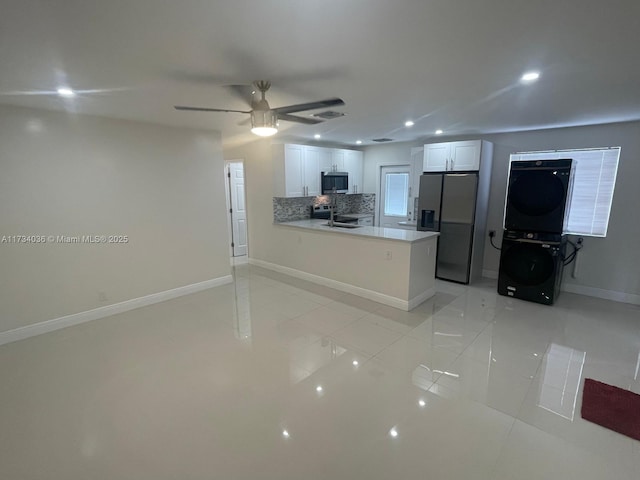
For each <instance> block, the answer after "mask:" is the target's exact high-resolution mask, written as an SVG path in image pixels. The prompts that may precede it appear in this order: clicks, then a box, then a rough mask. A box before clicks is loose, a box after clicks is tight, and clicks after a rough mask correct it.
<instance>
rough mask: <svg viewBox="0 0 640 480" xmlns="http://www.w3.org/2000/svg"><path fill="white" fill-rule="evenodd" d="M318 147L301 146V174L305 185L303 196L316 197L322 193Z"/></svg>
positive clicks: (319, 149)
mask: <svg viewBox="0 0 640 480" xmlns="http://www.w3.org/2000/svg"><path fill="white" fill-rule="evenodd" d="M321 150H322V149H321V148H319V147H309V146H306V145H304V146H303V147H302V163H303V166H304V168H303V174H302V181H303V184H304V186H305V187H306V191H305V197H316V196H318V195H320V194H321V193H322V190H321V189H322V185H320V151H321Z"/></svg>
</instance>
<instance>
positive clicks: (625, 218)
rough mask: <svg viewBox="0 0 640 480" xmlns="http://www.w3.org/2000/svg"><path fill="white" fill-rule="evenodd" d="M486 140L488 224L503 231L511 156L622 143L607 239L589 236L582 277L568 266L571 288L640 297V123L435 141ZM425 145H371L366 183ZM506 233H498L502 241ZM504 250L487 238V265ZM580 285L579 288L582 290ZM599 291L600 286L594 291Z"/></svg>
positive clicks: (495, 261) (487, 267) (372, 182)
mask: <svg viewBox="0 0 640 480" xmlns="http://www.w3.org/2000/svg"><path fill="white" fill-rule="evenodd" d="M472 138H473V139H477V138H479V139H484V140H488V141H490V142H493V143H494V157H493V171H492V181H491V195H490V199H489V217H488V220H487V228H488V229H490V230H496V231H498V232H499V233H500V231H501V228H502V215H503V210H504V199H505V192H506V182H507V175H508V164H509V155H510V154H511V153H512V152H515V151H531V150H555V149H558V150H560V149H570V148H590V147H607V146H620V147H622V152H621V157H620V166H619V170H618V179H617V182H616V190H615V196H614V199H613V206H612V210H611V218H610V223H609V231H608V234H607V238H586V237H585V248H584V249H583V251H582V252H581V253H580V256H579V263H578V271H577V278H571V276H570V274H571V270H572V268H571V267H569V269H568V270H566V275H565V279H564V284H565V288H569V289H572V288H573V289H574V290H576V291H583V292H585V293H587V292H589V291H591V293H593V294H602V293H604V294H605V295H606V292H600V290H604V291H613V292H622V293H625V294H628V295H629V296H630V299H631V300H635V301H637V300H638V298H637V296H638V295H640V274H639V273H638V272H640V251H639V250H638V248H637V244H638V238H640V214H638V211H637V204H638V198H639V196H638V195H639V194H638V190H639V185H640V122H628V123H617V124H607V125H596V126H588V127H572V128H561V129H549V130H536V131H530V132H515V133H503V134H493V135H477V136H464V137H446V138H445V137H438V138H437V139H436V138H432V139H430V140H428V142H429V143H433V142H440V141H455V140H465V139H472ZM418 145H420V144H419V143H397V144H391V145H383V146H372V147H368V148H367V149H365V154H364V165H365V168H364V185H365V188H367V189H370V188H372V187H373V186H375V182H376V181H377V180H376V179H377V175H378V172H379V165H380V164H381V163H404V161H405V160H404V159H405V158H406V159H407V161H408V159H409V155H410V151H411V147H414V146H418ZM500 239H501V236H500V235H498V238H497V243H499V242H500ZM499 260H500V253H499V252H498V251H497V250H495V249H493V248H492V247H491V246H490V245H489V243H488V242H487V244H486V246H485V255H484V268H485V270H490V271H494V272H497V271H498V265H499ZM576 287H577V288H576ZM590 289H595V290H590Z"/></svg>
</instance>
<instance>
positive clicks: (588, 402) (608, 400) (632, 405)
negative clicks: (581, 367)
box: [582, 378, 640, 440]
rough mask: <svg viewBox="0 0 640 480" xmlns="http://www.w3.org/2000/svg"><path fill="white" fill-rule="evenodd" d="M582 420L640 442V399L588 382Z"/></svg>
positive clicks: (606, 386)
mask: <svg viewBox="0 0 640 480" xmlns="http://www.w3.org/2000/svg"><path fill="white" fill-rule="evenodd" d="M582 418H584V419H585V420H589V421H590V422H593V423H597V424H598V425H602V426H603V427H606V428H609V429H611V430H614V431H616V432H618V433H622V434H623V435H627V436H629V437H631V438H635V439H636V440H640V395H638V394H636V393H633V392H630V391H629V390H623V389H622V388H618V387H614V386H611V385H607V384H606V383H602V382H598V381H596V380H592V379H591V378H586V379H585V381H584V392H583V395H582Z"/></svg>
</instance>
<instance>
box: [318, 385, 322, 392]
mask: <svg viewBox="0 0 640 480" xmlns="http://www.w3.org/2000/svg"><path fill="white" fill-rule="evenodd" d="M322 390H323V388H322V385H318V386H317V387H316V392H318V393H322Z"/></svg>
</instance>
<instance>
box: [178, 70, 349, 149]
mask: <svg viewBox="0 0 640 480" xmlns="http://www.w3.org/2000/svg"><path fill="white" fill-rule="evenodd" d="M253 84H254V85H255V87H256V88H257V89H258V90H260V92H261V93H262V98H261V99H260V100H256V99H255V98H254V97H251V102H250V103H251V110H230V109H224V108H205V107H185V106H182V105H175V106H174V108H175V109H176V110H190V111H196V112H235V113H248V114H250V115H251V132H252V133H255V134H256V135H260V136H261V137H268V136H271V135H274V134H275V133H277V132H278V120H286V121H288V122H296V123H303V124H305V125H315V124H317V123H322V120H318V119H316V118H309V117H299V116H297V115H291V113H295V112H303V111H305V110H315V109H317V108H325V107H334V106H338V105H344V101H343V100H342V99H340V98H329V99H326V100H320V101H318V102H310V103H300V104H298V105H288V106H286V107H278V108H271V107H270V106H269V102H267V99H266V98H265V93H266V92H267V90H269V88H270V87H271V82H270V81H268V80H257V81H255V82H253ZM232 87H238V86H237V85H236V86H232ZM253 93H255V91H254V92H252V94H253Z"/></svg>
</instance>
